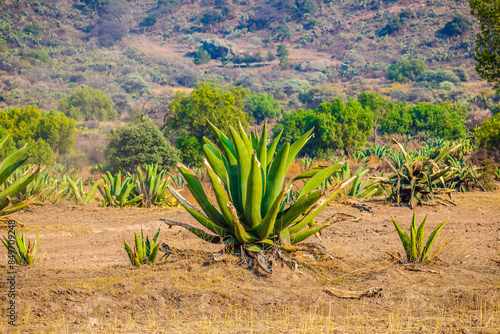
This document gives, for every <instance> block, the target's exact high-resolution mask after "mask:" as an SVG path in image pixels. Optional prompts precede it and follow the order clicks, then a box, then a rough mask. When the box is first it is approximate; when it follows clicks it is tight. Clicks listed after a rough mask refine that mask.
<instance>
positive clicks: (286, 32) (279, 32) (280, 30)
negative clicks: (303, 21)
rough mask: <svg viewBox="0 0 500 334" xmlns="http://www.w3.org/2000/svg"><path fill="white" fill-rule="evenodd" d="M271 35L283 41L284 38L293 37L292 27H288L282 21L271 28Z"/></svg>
mask: <svg viewBox="0 0 500 334" xmlns="http://www.w3.org/2000/svg"><path fill="white" fill-rule="evenodd" d="M273 35H275V36H276V38H278V39H279V40H281V43H283V42H284V41H285V39H291V38H292V37H293V32H292V29H290V27H288V24H286V22H285V21H283V22H281V23H280V24H279V26H277V27H276V28H274V29H273Z"/></svg>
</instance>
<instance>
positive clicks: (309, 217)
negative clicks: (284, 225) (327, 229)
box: [289, 176, 355, 234]
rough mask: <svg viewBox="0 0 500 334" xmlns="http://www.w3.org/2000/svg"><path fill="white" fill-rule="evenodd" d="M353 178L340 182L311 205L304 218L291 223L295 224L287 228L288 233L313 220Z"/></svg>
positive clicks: (295, 231)
mask: <svg viewBox="0 0 500 334" xmlns="http://www.w3.org/2000/svg"><path fill="white" fill-rule="evenodd" d="M354 178H355V176H353V177H351V178H350V179H348V180H346V181H344V182H342V183H341V184H340V185H339V186H338V187H337V188H335V189H334V190H332V191H330V192H329V193H327V195H326V198H324V199H321V200H319V201H318V203H317V204H316V205H315V207H313V208H312V209H311V210H310V211H309V213H308V214H307V216H306V217H305V218H303V219H301V220H300V221H298V222H297V221H295V222H293V223H292V224H295V225H293V226H291V227H290V228H289V229H290V234H294V233H298V232H299V231H301V230H302V229H303V228H304V227H305V226H306V225H309V224H311V223H312V222H313V221H314V218H316V216H317V215H318V214H319V213H320V212H321V211H323V209H324V208H325V207H326V206H327V205H328V203H330V202H331V201H332V200H333V199H334V198H335V196H337V195H338V194H339V192H341V191H342V189H344V188H345V187H346V186H347V185H348V184H349V183H351V182H352V180H354ZM299 219H300V217H299Z"/></svg>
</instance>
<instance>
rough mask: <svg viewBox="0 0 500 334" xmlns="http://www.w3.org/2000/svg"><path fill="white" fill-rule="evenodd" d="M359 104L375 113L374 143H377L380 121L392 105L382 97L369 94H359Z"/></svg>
mask: <svg viewBox="0 0 500 334" xmlns="http://www.w3.org/2000/svg"><path fill="white" fill-rule="evenodd" d="M358 102H359V103H361V105H362V106H363V108H365V109H367V108H369V109H370V110H371V111H372V113H373V141H376V140H377V128H378V122H379V119H380V118H382V117H383V116H384V115H385V113H386V112H387V109H388V108H389V105H390V103H389V101H387V100H386V99H384V98H383V97H382V96H381V95H379V94H377V93H369V92H363V93H361V94H359V95H358Z"/></svg>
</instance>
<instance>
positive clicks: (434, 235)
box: [424, 219, 448, 260]
mask: <svg viewBox="0 0 500 334" xmlns="http://www.w3.org/2000/svg"><path fill="white" fill-rule="evenodd" d="M447 222H448V219H446V220H445V221H444V222H443V223H441V224H439V225H438V227H436V228H435V229H434V231H432V233H431V235H430V236H429V239H427V243H426V245H425V254H424V260H427V258H428V257H429V255H430V254H431V250H432V246H433V245H434V241H435V240H436V238H437V236H438V234H439V231H441V229H442V228H443V226H444V225H445V224H446V223H447Z"/></svg>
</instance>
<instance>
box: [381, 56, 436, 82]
mask: <svg viewBox="0 0 500 334" xmlns="http://www.w3.org/2000/svg"><path fill="white" fill-rule="evenodd" d="M426 70H427V65H425V63H424V62H423V61H421V60H419V59H412V60H406V59H405V60H400V61H397V62H395V63H394V64H392V65H391V66H389V69H388V73H387V78H388V79H389V80H394V81H398V82H402V83H407V82H408V81H415V79H416V78H417V76H418V75H419V74H420V73H422V72H424V71H426Z"/></svg>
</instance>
